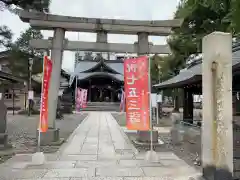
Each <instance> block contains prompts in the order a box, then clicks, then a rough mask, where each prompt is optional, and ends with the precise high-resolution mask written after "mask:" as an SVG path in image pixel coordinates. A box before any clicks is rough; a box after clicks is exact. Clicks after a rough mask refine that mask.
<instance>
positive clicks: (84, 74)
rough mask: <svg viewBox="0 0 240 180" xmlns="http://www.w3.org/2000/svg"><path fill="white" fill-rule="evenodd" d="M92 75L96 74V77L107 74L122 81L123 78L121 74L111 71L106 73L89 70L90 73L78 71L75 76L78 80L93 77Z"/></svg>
mask: <svg viewBox="0 0 240 180" xmlns="http://www.w3.org/2000/svg"><path fill="white" fill-rule="evenodd" d="M94 76H98V77H101V76H105V77H106V76H108V77H111V78H113V79H116V80H118V81H123V80H124V77H123V75H121V74H113V73H108V72H91V73H79V74H77V77H78V79H79V80H84V79H88V78H91V77H94Z"/></svg>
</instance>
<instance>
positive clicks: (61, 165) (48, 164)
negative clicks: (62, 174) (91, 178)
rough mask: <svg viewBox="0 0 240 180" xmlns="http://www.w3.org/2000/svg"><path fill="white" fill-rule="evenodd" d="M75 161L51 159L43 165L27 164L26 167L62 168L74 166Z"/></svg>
mask: <svg viewBox="0 0 240 180" xmlns="http://www.w3.org/2000/svg"><path fill="white" fill-rule="evenodd" d="M76 163H77V161H53V162H46V163H44V164H43V165H31V164H29V165H27V167H26V168H27V169H63V168H74V167H75V165H76Z"/></svg>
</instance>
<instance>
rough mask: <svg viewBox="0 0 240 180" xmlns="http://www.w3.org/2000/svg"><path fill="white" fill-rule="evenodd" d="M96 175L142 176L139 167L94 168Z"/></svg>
mask: <svg viewBox="0 0 240 180" xmlns="http://www.w3.org/2000/svg"><path fill="white" fill-rule="evenodd" d="M96 176H107V177H131V176H135V177H141V176H144V174H143V171H142V169H141V168H138V167H134V168H120V167H111V168H96Z"/></svg>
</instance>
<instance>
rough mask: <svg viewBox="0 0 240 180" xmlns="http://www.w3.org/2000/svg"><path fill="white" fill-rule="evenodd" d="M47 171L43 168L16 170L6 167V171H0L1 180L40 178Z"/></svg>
mask: <svg viewBox="0 0 240 180" xmlns="http://www.w3.org/2000/svg"><path fill="white" fill-rule="evenodd" d="M46 173H47V170H45V169H41V170H40V169H31V170H27V169H24V170H22V169H21V170H20V169H19V170H16V169H12V170H10V169H8V171H6V170H5V171H4V172H1V173H0V179H1V180H16V179H38V178H42V177H43V176H44V175H45V174H46Z"/></svg>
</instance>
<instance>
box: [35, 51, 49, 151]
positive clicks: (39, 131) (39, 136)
mask: <svg viewBox="0 0 240 180" xmlns="http://www.w3.org/2000/svg"><path fill="white" fill-rule="evenodd" d="M45 56H48V52H44V56H43V72H42V90H41V100H40V103H41V104H40V118H39V126H38V142H37V152H41V148H40V147H41V145H40V144H41V128H40V126H41V122H40V119H41V116H42V100H43V90H44V82H43V81H44V67H45V63H44V62H45Z"/></svg>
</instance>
